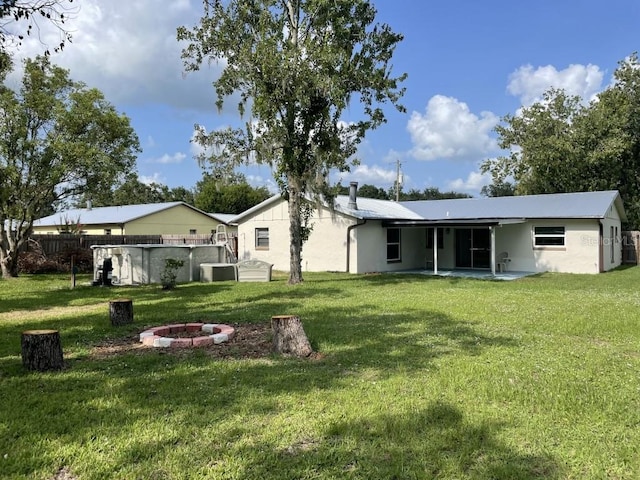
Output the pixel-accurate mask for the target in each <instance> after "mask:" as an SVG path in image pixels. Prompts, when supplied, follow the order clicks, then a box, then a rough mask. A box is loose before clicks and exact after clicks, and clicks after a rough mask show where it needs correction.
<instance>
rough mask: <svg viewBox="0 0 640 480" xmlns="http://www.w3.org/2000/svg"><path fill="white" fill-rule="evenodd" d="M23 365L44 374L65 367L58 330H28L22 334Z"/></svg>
mask: <svg viewBox="0 0 640 480" xmlns="http://www.w3.org/2000/svg"><path fill="white" fill-rule="evenodd" d="M21 346H22V365H24V366H25V367H26V368H27V369H28V370H36V371H39V372H44V371H46V370H61V369H62V368H63V367H64V359H63V357H62V343H61V342H60V332H58V330H27V331H25V332H22V339H21Z"/></svg>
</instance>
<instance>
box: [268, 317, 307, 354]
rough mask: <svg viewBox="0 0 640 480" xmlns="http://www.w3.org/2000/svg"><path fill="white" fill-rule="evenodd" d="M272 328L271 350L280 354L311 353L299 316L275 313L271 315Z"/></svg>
mask: <svg viewBox="0 0 640 480" xmlns="http://www.w3.org/2000/svg"><path fill="white" fill-rule="evenodd" d="M271 328H272V330H273V351H274V352H275V353H279V354H282V355H295V356H296V357H308V356H309V355H311V354H312V353H313V349H312V348H311V344H310V343H309V340H308V339H307V335H306V333H304V328H303V327H302V322H301V321H300V317H297V316H295V315H275V316H273V317H271Z"/></svg>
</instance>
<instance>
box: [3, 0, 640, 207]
mask: <svg viewBox="0 0 640 480" xmlns="http://www.w3.org/2000/svg"><path fill="white" fill-rule="evenodd" d="M372 3H373V4H374V5H375V7H376V8H377V10H378V15H377V18H376V20H377V22H379V23H387V24H389V26H390V27H391V28H392V30H393V31H395V32H397V33H401V34H402V35H403V36H404V39H403V41H402V42H401V43H400V44H399V45H398V46H397V48H396V51H395V54H394V57H393V70H392V73H393V74H394V75H395V76H398V75H400V74H402V73H406V74H407V75H408V77H407V80H406V81H405V82H404V83H403V86H404V87H406V93H405V95H404V97H403V98H402V100H401V103H402V104H403V105H404V106H405V108H406V113H399V112H397V111H395V109H393V108H391V107H390V108H387V109H385V112H386V115H387V123H385V124H383V125H382V126H380V127H379V128H377V129H376V130H372V131H369V132H368V134H367V136H366V138H365V140H364V141H363V143H362V144H361V146H360V148H359V151H358V159H359V160H360V165H359V166H357V167H354V168H352V171H351V172H347V173H338V172H336V173H335V174H333V175H332V177H331V179H332V181H334V182H337V181H340V182H342V184H343V185H347V184H348V183H349V182H351V181H356V182H358V183H359V184H360V185H363V184H370V185H375V186H377V187H382V188H384V189H388V188H389V187H391V186H392V185H393V184H394V181H395V180H396V176H397V166H398V163H399V164H400V170H401V174H402V175H401V176H402V185H403V190H405V191H407V190H410V189H418V190H424V189H425V188H428V187H437V188H439V189H440V190H441V191H451V190H453V191H456V192H462V193H467V194H470V195H472V196H476V197H477V196H479V195H480V190H481V188H482V186H483V185H487V184H489V183H490V182H491V179H490V177H489V176H487V175H482V174H481V173H480V164H481V163H482V162H483V161H484V160H486V159H488V158H493V157H496V156H499V155H502V154H504V153H505V152H503V151H500V149H499V148H498V145H497V137H496V134H495V132H494V128H495V127H496V125H498V124H499V123H500V122H501V118H503V117H504V116H505V115H517V113H518V111H519V110H520V109H521V108H522V107H523V106H524V107H526V106H529V105H531V104H532V103H534V102H535V101H537V100H540V99H541V96H542V94H543V92H545V91H546V90H548V89H549V88H551V87H554V88H563V89H565V90H566V91H567V92H568V93H570V94H574V95H579V96H580V97H582V98H583V99H585V100H590V99H593V98H594V96H595V95H596V94H597V93H598V92H600V91H602V90H603V89H605V88H606V87H607V86H608V85H610V84H611V82H612V75H613V73H614V71H615V70H616V68H617V66H618V63H619V62H620V61H623V60H624V59H625V58H626V57H628V56H629V55H630V54H632V53H633V52H635V51H637V50H638V49H639V48H640V28H639V27H640V2H638V1H637V0H608V1H607V2H604V1H602V0H599V1H595V0H535V1H517V0H489V1H478V0H373V1H372ZM71 5H72V10H71V11H70V12H68V14H67V16H68V17H70V20H68V22H67V27H68V29H69V31H70V32H71V34H72V35H73V43H71V44H68V45H67V46H66V47H65V49H64V50H63V51H62V52H61V53H54V54H52V61H53V62H54V63H56V64H58V65H60V66H62V67H64V68H66V69H68V70H69V72H70V76H71V78H72V79H74V80H78V81H82V82H85V83H86V84H87V85H88V86H90V87H95V88H98V89H99V90H101V91H102V92H103V93H104V94H105V97H106V99H107V100H108V101H110V102H111V103H112V104H113V105H114V106H115V107H116V109H117V110H118V111H119V112H121V113H123V114H125V115H127V116H128V117H129V118H130V119H131V123H132V126H133V128H134V129H135V131H136V133H137V135H138V137H139V139H140V143H141V147H142V150H143V151H142V153H141V154H140V155H139V157H138V160H137V170H138V175H139V177H140V179H141V180H142V181H143V182H145V183H149V182H156V183H162V184H165V185H167V186H169V187H170V188H175V187H185V188H188V189H191V188H193V187H195V185H196V182H198V180H200V179H201V178H202V175H203V170H202V168H201V167H200V166H199V165H198V163H197V161H196V160H195V157H194V155H195V154H196V153H198V152H199V147H198V146H197V145H196V144H194V143H193V142H191V139H192V137H193V133H194V125H196V124H198V125H202V126H204V127H205V128H206V129H207V131H211V130H214V129H218V128H223V127H226V126H228V125H235V124H237V122H238V119H239V116H238V114H237V112H236V110H235V102H233V101H231V102H227V104H225V107H224V108H223V110H222V111H221V112H218V111H217V109H216V107H215V99H216V96H215V90H214V88H213V86H212V82H213V81H215V79H216V77H217V75H218V74H219V71H220V66H219V65H217V64H211V65H207V64H205V65H203V67H202V68H201V70H200V71H198V72H189V73H185V69H184V66H183V63H182V60H181V58H180V55H181V50H182V48H183V47H184V46H185V45H184V44H182V45H181V44H179V43H178V41H177V40H176V28H177V27H179V26H186V27H192V26H195V25H197V24H198V22H199V19H200V18H201V16H202V13H203V7H202V1H201V0H168V1H164V2H163V1H160V0H133V1H132V0H108V1H105V0H75V1H74V2H73V3H72V4H71ZM42 42H44V44H48V45H51V46H53V45H56V44H57V43H58V42H59V33H58V32H55V31H53V30H52V29H51V28H50V25H48V24H46V22H40V31H39V40H38V39H36V38H32V39H28V40H27V41H25V42H24V43H23V45H22V46H21V47H19V48H18V49H17V50H16V51H15V61H16V63H17V64H18V65H19V63H20V58H22V57H33V56H35V55H36V54H38V53H41V52H42V51H43V44H42ZM20 76H21V72H20V68H19V67H18V68H16V71H15V72H14V73H12V75H11V76H10V77H9V78H8V80H7V81H8V82H9V84H10V85H17V84H18V82H19V79H20ZM359 111H360V110H359V108H358V107H357V106H355V105H354V107H353V108H352V109H350V110H348V111H347V112H346V114H345V119H344V120H345V121H349V118H348V117H349V115H357V112H359ZM238 171H239V172H240V173H243V174H244V175H245V176H246V177H247V179H248V180H249V182H250V183H251V184H252V185H254V186H266V187H267V188H269V189H270V190H271V191H273V192H275V191H276V187H275V182H274V181H273V179H272V175H271V172H270V170H269V168H268V167H264V166H262V167H257V166H243V167H240V168H239V169H238Z"/></svg>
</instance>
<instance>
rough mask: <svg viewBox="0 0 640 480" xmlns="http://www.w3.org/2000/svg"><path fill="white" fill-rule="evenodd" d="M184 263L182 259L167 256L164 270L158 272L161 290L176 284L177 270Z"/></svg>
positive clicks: (169, 288) (171, 287)
mask: <svg viewBox="0 0 640 480" xmlns="http://www.w3.org/2000/svg"><path fill="white" fill-rule="evenodd" d="M183 265H184V260H176V259H175V258H167V259H165V261H164V270H163V272H162V273H161V274H160V283H161V284H162V289H163V290H171V289H173V288H175V286H176V278H178V270H179V269H180V268H181V267H182V266H183Z"/></svg>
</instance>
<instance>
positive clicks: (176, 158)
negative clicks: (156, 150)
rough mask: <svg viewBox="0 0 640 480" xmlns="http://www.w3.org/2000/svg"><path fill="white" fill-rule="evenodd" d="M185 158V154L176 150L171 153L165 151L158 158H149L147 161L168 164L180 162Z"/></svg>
mask: <svg viewBox="0 0 640 480" xmlns="http://www.w3.org/2000/svg"><path fill="white" fill-rule="evenodd" d="M185 158H187V156H186V155H185V154H184V153H182V152H176V153H174V154H173V155H169V154H168V153H165V154H164V155H162V156H161V157H160V158H154V159H151V160H149V163H161V164H163V165H168V164H170V163H182V161H183V160H184V159H185Z"/></svg>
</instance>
